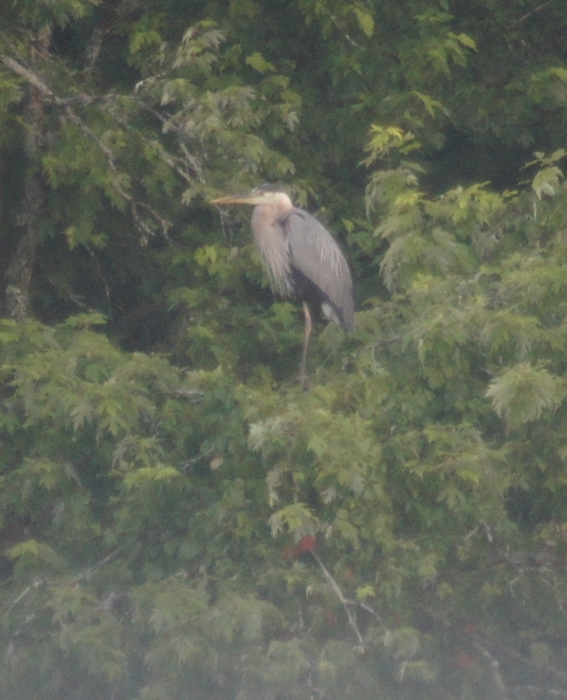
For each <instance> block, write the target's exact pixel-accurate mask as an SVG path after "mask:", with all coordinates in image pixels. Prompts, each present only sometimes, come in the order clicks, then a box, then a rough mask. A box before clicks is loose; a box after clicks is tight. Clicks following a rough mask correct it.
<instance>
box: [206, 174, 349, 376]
mask: <svg viewBox="0 0 567 700" xmlns="http://www.w3.org/2000/svg"><path fill="white" fill-rule="evenodd" d="M241 203H242V204H254V205H256V206H255V208H254V211H253V213H252V234H253V236H254V242H255V243H256V246H257V247H258V250H259V251H260V253H261V255H262V258H263V260H264V263H265V267H266V270H267V273H268V277H269V280H270V284H271V287H272V289H273V290H274V292H276V293H277V294H280V295H281V296H284V297H295V298H298V299H300V300H301V301H303V311H304V314H305V336H304V341H303V355H302V360H301V365H300V373H299V380H300V382H301V383H302V384H303V383H304V382H305V380H306V378H307V351H308V347H309V338H310V336H311V329H312V321H311V313H310V309H309V307H310V306H311V307H313V306H318V307H320V309H321V311H322V312H323V315H324V316H325V317H326V318H328V319H329V320H330V321H333V322H334V323H336V324H337V325H338V326H340V327H341V328H343V329H344V330H346V331H352V330H353V329H354V302H353V298H352V278H351V274H350V270H349V267H348V264H347V262H346V260H345V258H344V255H343V254H342V253H341V250H340V248H339V246H338V245H337V243H336V242H335V239H334V238H333V237H332V236H331V234H330V233H329V232H328V231H327V229H326V228H325V227H324V226H323V225H322V224H321V223H319V221H317V219H315V217H313V216H311V214H308V213H307V212H306V211H304V210H303V209H298V208H297V207H294V206H293V204H292V203H291V200H290V198H289V196H288V195H287V194H286V193H285V192H283V191H282V190H280V189H278V188H276V187H273V186H271V185H262V186H260V187H256V189H253V190H252V191H251V192H249V193H247V194H239V195H233V196H229V197H220V198H219V199H214V200H212V204H217V205H219V206H223V205H225V204H241Z"/></svg>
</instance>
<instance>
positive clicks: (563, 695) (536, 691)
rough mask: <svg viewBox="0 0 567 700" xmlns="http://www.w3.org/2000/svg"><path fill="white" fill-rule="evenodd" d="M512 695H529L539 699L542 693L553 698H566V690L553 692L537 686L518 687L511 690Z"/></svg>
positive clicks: (552, 689) (550, 689)
mask: <svg viewBox="0 0 567 700" xmlns="http://www.w3.org/2000/svg"><path fill="white" fill-rule="evenodd" d="M512 690H513V691H514V693H531V694H533V695H536V696H537V697H539V696H540V695H541V694H542V693H543V694H545V695H551V697H553V698H567V690H555V688H538V686H537V685H519V686H517V687H516V688H512Z"/></svg>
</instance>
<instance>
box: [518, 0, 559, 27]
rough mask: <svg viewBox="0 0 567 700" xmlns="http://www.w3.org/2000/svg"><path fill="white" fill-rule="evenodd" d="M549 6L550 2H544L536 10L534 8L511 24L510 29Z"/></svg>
mask: <svg viewBox="0 0 567 700" xmlns="http://www.w3.org/2000/svg"><path fill="white" fill-rule="evenodd" d="M549 4H550V2H544V3H543V4H542V5H538V6H537V7H536V8H534V9H533V10H532V11H531V12H528V13H527V14H525V15H524V16H523V17H520V19H517V20H516V21H515V22H512V24H511V25H510V27H515V26H516V25H517V24H520V23H521V22H523V21H524V20H526V19H528V18H529V17H531V16H532V15H535V13H536V12H539V11H540V10H543V9H544V8H545V7H547V6H548V5H549Z"/></svg>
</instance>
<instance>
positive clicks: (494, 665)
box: [473, 639, 508, 700]
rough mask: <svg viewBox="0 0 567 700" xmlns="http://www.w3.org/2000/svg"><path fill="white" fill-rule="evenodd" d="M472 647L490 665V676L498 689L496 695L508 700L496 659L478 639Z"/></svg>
mask: <svg viewBox="0 0 567 700" xmlns="http://www.w3.org/2000/svg"><path fill="white" fill-rule="evenodd" d="M473 644H474V646H475V647H476V648H477V649H478V651H480V653H481V654H482V655H483V656H484V658H485V659H486V660H487V661H488V662H489V663H490V668H491V670H492V675H493V677H494V684H495V685H496V687H497V688H498V693H499V695H500V697H501V698H502V700H508V691H507V690H506V686H505V685H504V680H503V678H502V674H501V673H500V664H499V662H498V659H497V658H496V657H495V656H493V655H492V654H491V653H490V652H489V651H488V649H487V648H486V647H485V646H484V644H482V643H481V642H480V641H479V640H478V639H474V640H473Z"/></svg>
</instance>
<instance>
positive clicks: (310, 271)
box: [285, 209, 354, 330]
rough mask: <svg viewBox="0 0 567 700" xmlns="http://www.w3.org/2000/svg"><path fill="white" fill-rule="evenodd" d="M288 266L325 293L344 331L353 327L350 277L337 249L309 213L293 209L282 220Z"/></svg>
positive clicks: (327, 233) (332, 239)
mask: <svg viewBox="0 0 567 700" xmlns="http://www.w3.org/2000/svg"><path fill="white" fill-rule="evenodd" d="M285 231H286V240H287V244H288V249H289V255H290V263H291V264H292V265H293V267H295V268H297V269H298V270H299V271H300V272H302V273H303V274H304V275H305V276H306V277H307V278H308V279H310V280H311V282H313V284H315V285H316V286H317V287H319V289H320V290H321V291H322V292H323V293H324V294H326V296H327V297H328V298H329V300H330V301H331V302H332V304H333V305H334V306H335V307H336V308H337V309H338V311H339V313H340V317H341V319H340V320H341V325H342V326H344V328H345V330H353V328H354V302H353V298H352V278H351V274H350V270H349V267H348V264H347V261H346V260H345V257H344V255H343V254H342V252H341V249H340V248H339V246H338V245H337V243H336V241H335V239H334V238H333V237H332V236H331V234H330V233H329V232H328V231H327V229H326V228H325V227H324V226H323V225H322V224H321V223H319V221H317V219H315V218H314V217H313V216H311V214H308V213H307V212H306V211H303V210H302V209H294V210H293V211H292V212H291V214H290V215H289V216H287V217H286V220H285Z"/></svg>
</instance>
